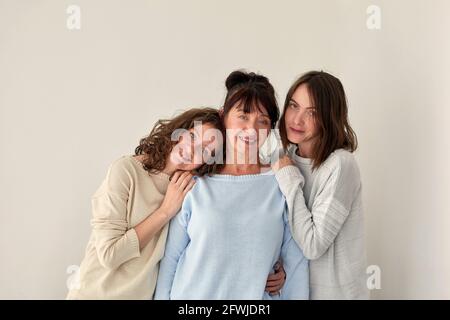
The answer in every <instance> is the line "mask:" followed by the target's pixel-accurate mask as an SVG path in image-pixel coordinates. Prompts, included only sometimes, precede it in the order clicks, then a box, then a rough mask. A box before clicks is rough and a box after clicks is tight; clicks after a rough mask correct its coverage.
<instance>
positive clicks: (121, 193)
mask: <svg viewBox="0 0 450 320" xmlns="http://www.w3.org/2000/svg"><path fill="white" fill-rule="evenodd" d="M130 185H131V177H130V176H129V174H128V171H127V170H126V168H125V167H124V166H123V162H121V161H120V160H119V161H117V162H115V163H113V164H112V165H111V166H110V168H109V170H108V173H107V176H106V178H105V180H104V181H103V183H102V185H101V186H100V188H99V189H98V190H97V192H96V193H95V194H94V196H93V197H92V213H93V219H92V220H91V225H92V228H93V234H94V237H95V248H96V251H97V256H98V259H99V262H100V264H101V265H102V266H103V267H105V268H108V269H116V268H118V267H119V266H120V265H122V264H123V263H124V262H126V261H129V260H131V259H133V258H136V257H140V250H139V239H138V237H137V234H136V232H135V230H134V229H133V228H128V221H127V202H128V195H129V190H130Z"/></svg>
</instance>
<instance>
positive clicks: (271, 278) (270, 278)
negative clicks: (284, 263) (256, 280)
mask: <svg viewBox="0 0 450 320" xmlns="http://www.w3.org/2000/svg"><path fill="white" fill-rule="evenodd" d="M283 278H284V275H283V274H282V273H281V272H276V273H272V274H270V275H269V276H268V277H267V283H270V282H272V281H279V280H281V279H283Z"/></svg>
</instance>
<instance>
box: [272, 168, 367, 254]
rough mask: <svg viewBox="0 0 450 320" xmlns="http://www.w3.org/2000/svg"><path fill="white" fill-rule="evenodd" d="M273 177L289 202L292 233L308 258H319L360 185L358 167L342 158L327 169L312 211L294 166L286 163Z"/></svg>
mask: <svg viewBox="0 0 450 320" xmlns="http://www.w3.org/2000/svg"><path fill="white" fill-rule="evenodd" d="M275 176H276V178H277V180H278V183H279V185H280V189H281V191H282V193H283V194H284V196H285V197H286V201H287V204H288V209H289V223H290V225H291V231H292V236H293V237H294V239H295V241H296V242H297V243H298V245H299V246H300V248H301V249H302V250H303V253H304V255H305V256H306V257H307V258H308V259H317V258H319V257H321V256H322V255H323V254H324V253H325V252H326V251H327V250H328V248H329V247H330V246H331V244H332V243H333V242H334V239H335V238H336V236H337V234H338V233H339V231H340V230H341V228H342V226H343V224H344V222H345V220H346V219H347V216H348V214H349V213H350V209H351V206H352V203H353V199H354V195H355V194H356V193H357V192H358V190H359V188H360V187H361V182H360V178H359V171H358V169H357V166H356V165H354V164H353V163H351V162H350V161H346V162H345V161H344V162H342V161H341V162H339V164H338V165H337V166H336V168H333V170H330V173H329V176H328V177H326V179H324V180H325V182H324V184H323V186H322V187H321V190H320V191H319V193H318V195H317V196H316V198H315V200H314V203H313V206H312V210H311V211H310V210H309V209H308V207H307V206H306V203H305V198H304V195H303V186H304V178H303V176H302V174H301V173H300V170H299V169H298V168H297V167H295V166H293V165H287V166H285V167H283V168H281V169H279V170H278V171H277V172H276V175H275Z"/></svg>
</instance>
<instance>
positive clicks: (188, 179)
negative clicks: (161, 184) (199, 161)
mask: <svg viewBox="0 0 450 320" xmlns="http://www.w3.org/2000/svg"><path fill="white" fill-rule="evenodd" d="M192 180H194V178H193V177H192V174H190V175H187V176H186V177H184V178H183V181H181V183H180V186H179V188H180V189H179V190H180V191H184V189H185V188H186V186H187V185H188V184H189V183H190V182H191V181H192Z"/></svg>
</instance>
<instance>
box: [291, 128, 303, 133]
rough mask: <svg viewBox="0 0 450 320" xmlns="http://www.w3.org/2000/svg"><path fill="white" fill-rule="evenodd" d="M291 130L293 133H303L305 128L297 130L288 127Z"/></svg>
mask: <svg viewBox="0 0 450 320" xmlns="http://www.w3.org/2000/svg"><path fill="white" fill-rule="evenodd" d="M289 128H290V129H291V130H292V131H294V132H295V133H305V130H298V129H294V128H292V127H289Z"/></svg>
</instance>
